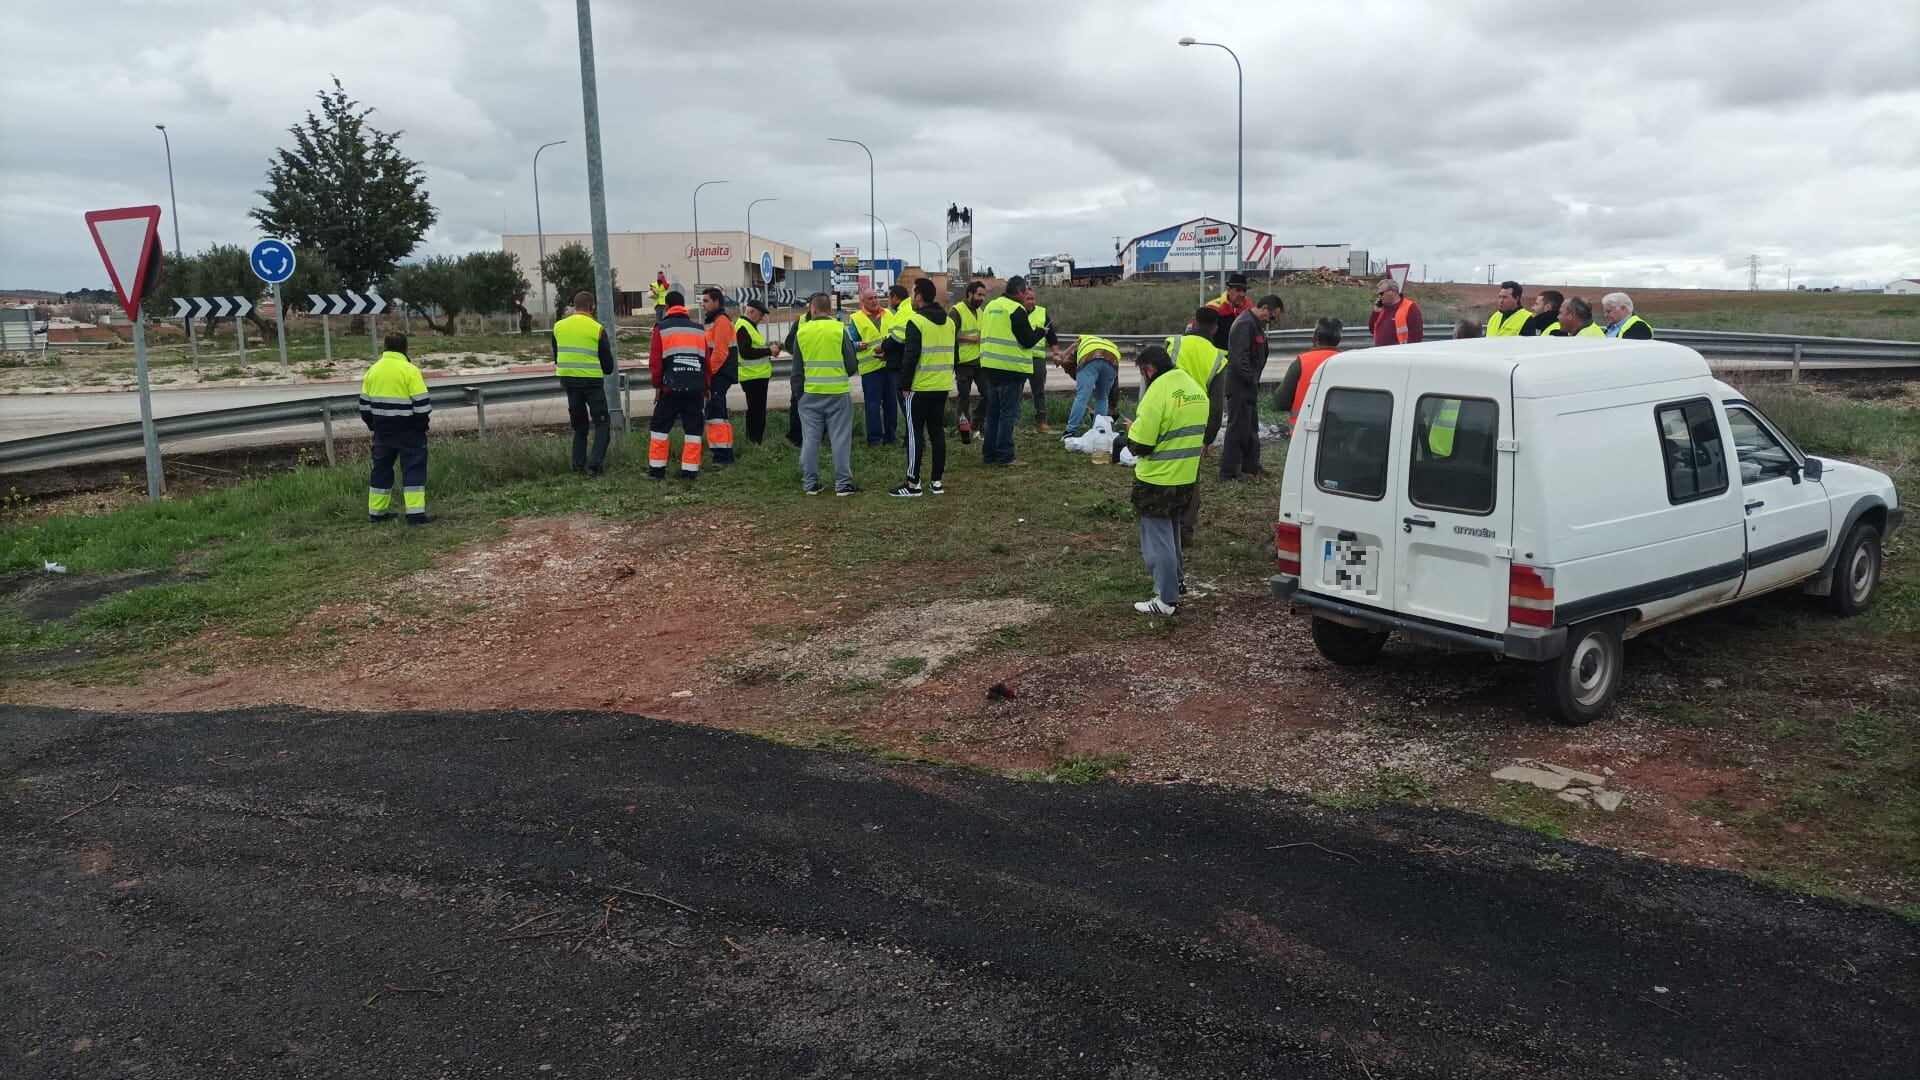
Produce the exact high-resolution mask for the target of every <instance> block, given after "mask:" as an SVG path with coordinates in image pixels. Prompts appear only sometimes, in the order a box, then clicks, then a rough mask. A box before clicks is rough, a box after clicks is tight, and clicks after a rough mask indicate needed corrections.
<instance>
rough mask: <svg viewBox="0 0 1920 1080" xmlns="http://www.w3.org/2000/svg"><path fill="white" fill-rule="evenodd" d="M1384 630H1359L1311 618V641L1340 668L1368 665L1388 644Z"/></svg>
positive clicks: (1326, 620)
mask: <svg viewBox="0 0 1920 1080" xmlns="http://www.w3.org/2000/svg"><path fill="white" fill-rule="evenodd" d="M1389 632H1390V631H1386V630H1361V629H1358V628H1356V627H1352V626H1343V625H1341V624H1340V623H1337V622H1334V621H1333V620H1332V619H1320V618H1316V619H1314V620H1313V644H1314V646H1315V647H1316V648H1318V649H1319V650H1320V655H1321V656H1324V657H1326V658H1327V659H1329V660H1331V661H1333V662H1334V663H1336V664H1339V665H1340V666H1341V667H1355V666H1357V665H1360V664H1371V663H1373V661H1374V659H1375V658H1376V657H1378V656H1379V655H1380V650H1381V649H1384V648H1386V647H1387V634H1388V633H1389Z"/></svg>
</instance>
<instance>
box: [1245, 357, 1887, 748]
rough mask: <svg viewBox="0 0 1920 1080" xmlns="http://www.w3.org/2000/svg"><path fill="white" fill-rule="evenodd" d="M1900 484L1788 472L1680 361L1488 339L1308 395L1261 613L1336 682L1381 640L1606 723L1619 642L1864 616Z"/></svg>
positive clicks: (1855, 469) (1796, 469) (1352, 365)
mask: <svg viewBox="0 0 1920 1080" xmlns="http://www.w3.org/2000/svg"><path fill="white" fill-rule="evenodd" d="M1901 516H1902V508H1901V507H1900V505H1899V500H1898V497H1897V495H1896V494H1895V492H1894V486H1893V481H1892V480H1891V479H1889V478H1888V477H1887V476H1886V475H1885V474H1884V473H1880V472H1876V471H1874V470H1873V469H1869V468H1866V467H1864V466H1860V465H1852V464H1848V463H1845V462H1840V461H1833V460H1823V459H1821V458H1816V457H1809V456H1807V455H1806V454H1804V453H1802V452H1801V451H1800V449H1799V448H1798V447H1796V446H1795V445H1794V444H1793V441H1792V440H1790V439H1788V438H1787V437H1786V435H1785V434H1783V433H1782V432H1781V431H1780V430H1779V429H1778V428H1776V427H1775V426H1774V425H1773V424H1772V423H1771V422H1770V421H1768V419H1767V418H1766V417H1765V416H1764V415H1762V414H1761V412H1760V410H1759V409H1758V408H1755V407H1754V406H1753V404H1752V403H1751V402H1748V401H1747V400H1745V399H1744V398H1743V397H1742V396H1741V394H1740V392H1739V391H1737V390H1735V389H1734V388H1733V387H1731V386H1728V385H1727V384H1726V383H1723V382H1721V381H1719V380H1718V379H1716V378H1714V377H1713V375H1712V373H1711V372H1710V371H1709V370H1708V368H1707V364H1706V361H1704V360H1702V359H1701V358H1700V355H1699V354H1698V353H1696V352H1694V351H1693V350H1691V349H1688V348H1685V347H1682V346H1679V345H1674V344H1671V343H1667V342H1660V341H1615V340H1609V339H1604V338H1601V339H1590V338H1492V339H1487V338H1482V339H1476V340H1463V341H1446V342H1434V343H1430V344H1420V345H1404V346H1396V347H1393V348H1384V349H1365V350H1360V351H1357V352H1349V353H1343V354H1341V355H1340V356H1338V357H1335V358H1333V359H1331V360H1329V361H1328V362H1327V363H1325V364H1324V365H1322V366H1321V367H1320V369H1319V371H1318V372H1316V373H1315V375H1314V378H1313V383H1312V385H1311V386H1310V387H1309V388H1308V391H1307V397H1306V401H1305V405H1304V408H1303V409H1302V411H1301V414H1300V416H1299V417H1298V418H1296V423H1295V434H1294V438H1293V446H1292V450H1291V451H1290V452H1289V453H1288V455H1287V463H1286V471H1285V474H1284V478H1283V481H1282V483H1281V489H1280V516H1279V521H1278V525H1277V528H1276V533H1275V549H1276V554H1277V559H1278V566H1277V570H1278V572H1277V573H1276V574H1275V575H1274V577H1273V578H1272V581H1271V587H1272V591H1273V595H1274V596H1275V597H1276V598H1277V599H1281V600H1285V601H1288V602H1290V603H1291V605H1292V607H1293V609H1294V611H1295V612H1297V613H1299V614H1302V615H1304V616H1306V617H1308V618H1310V619H1311V620H1312V624H1313V626H1312V629H1313V639H1314V643H1315V645H1317V646H1318V648H1319V650H1320V652H1321V653H1322V654H1323V655H1324V656H1326V657H1327V658H1328V659H1329V660H1332V661H1333V662H1334V663H1336V664H1342V665H1351V664H1364V663H1368V662H1371V661H1372V660H1374V658H1376V657H1377V656H1379V654H1380V650H1381V648H1382V647H1383V646H1384V645H1385V644H1386V641H1387V638H1388V636H1389V635H1390V634H1393V633H1399V634H1401V635H1403V636H1404V637H1405V638H1407V639H1410V640H1413V641H1416V642H1418V643H1421V644H1425V645H1434V646H1438V647H1441V648H1446V649H1455V650H1477V651H1480V652H1486V653H1492V654H1494V655H1496V656H1502V657H1509V658H1512V659H1516V660H1523V661H1529V662H1532V663H1534V664H1536V665H1537V666H1538V672H1537V679H1536V684H1537V692H1538V698H1539V703H1540V706H1541V708H1542V709H1543V711H1545V713H1546V714H1547V715H1548V716H1549V717H1551V718H1552V719H1553V720H1555V721H1557V722H1559V723H1562V724H1573V725H1578V724H1587V723H1591V722H1592V721H1593V720H1594V719H1596V718H1597V717H1599V716H1600V715H1601V714H1602V713H1604V712H1605V711H1606V709H1607V707H1608V706H1609V705H1610V704H1611V702H1612V700H1613V697H1614V694H1615V692H1616V691H1617V690H1618V689H1619V686H1620V675H1621V655H1622V652H1621V644H1620V643H1621V641H1622V640H1623V639H1625V638H1630V637H1633V636H1635V635H1637V634H1640V633H1642V632H1644V631H1646V630H1648V629H1651V628H1652V627H1655V626H1659V625H1661V624H1662V623H1667V622H1671V621H1673V620H1675V619H1680V618H1684V617H1685V616H1688V615H1692V614H1695V613H1697V612H1701V611H1705V610H1707V609H1709V608H1715V607H1719V606H1721V605H1724V604H1729V603H1733V602H1734V601H1737V600H1744V599H1746V598H1748V597H1751V596H1756V595H1758V594H1760V593H1765V592H1771V591H1773V590H1776V589H1784V588H1791V587H1798V588H1800V589H1802V590H1803V591H1805V592H1807V593H1811V594H1813V595H1816V596H1821V597H1824V598H1826V601H1827V603H1828V604H1829V605H1830V606H1831V607H1832V608H1833V609H1834V610H1836V611H1838V612H1839V613H1841V614H1843V615H1852V614H1856V613H1858V612H1860V611H1862V610H1863V609H1865V608H1866V606H1867V604H1868V602H1869V601H1870V600H1871V599H1872V597H1873V591H1874V587H1875V585H1876V584H1878V582H1879V578H1880V544H1881V540H1882V538H1884V537H1885V536H1886V535H1887V534H1889V533H1891V532H1892V531H1893V530H1894V529H1896V528H1897V527H1899V524H1900V519H1901Z"/></svg>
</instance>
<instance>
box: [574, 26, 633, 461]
mask: <svg viewBox="0 0 1920 1080" xmlns="http://www.w3.org/2000/svg"><path fill="white" fill-rule="evenodd" d="M592 8H593V5H592V4H591V2H590V0H574V11H575V13H576V14H577V16H578V20H579V24H580V111H581V112H582V113H583V114H584V116H585V120H586V127H587V209H588V212H589V214H590V215H591V216H592V219H593V293H594V296H595V297H596V298H597V300H598V303H597V306H598V308H599V315H600V317H601V318H602V319H604V320H605V322H604V323H603V325H604V326H605V327H606V328H607V340H608V341H609V342H610V343H611V344H612V345H613V347H614V358H615V364H616V366H615V368H614V372H613V374H611V375H608V376H607V378H606V394H607V419H608V421H610V422H611V424H612V425H613V428H614V430H616V431H620V432H623V433H624V432H625V431H626V430H627V414H626V411H625V410H624V409H622V408H621V407H620V371H619V368H618V360H619V351H620V334H619V332H618V324H619V309H618V308H616V307H614V306H613V252H612V250H611V248H610V246H609V245H608V243H607V178H606V173H605V171H604V170H603V169H602V168H601V164H600V90H599V80H598V79H597V78H596V77H595V76H594V72H593V10H592Z"/></svg>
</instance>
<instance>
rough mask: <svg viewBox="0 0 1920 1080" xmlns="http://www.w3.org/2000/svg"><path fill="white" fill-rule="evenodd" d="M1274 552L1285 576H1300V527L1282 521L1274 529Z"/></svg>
mask: <svg viewBox="0 0 1920 1080" xmlns="http://www.w3.org/2000/svg"><path fill="white" fill-rule="evenodd" d="M1273 550H1274V553H1275V555H1276V556H1277V558H1278V560H1279V569H1280V572H1281V573H1283V574H1291V575H1293V576H1294V577H1299V576H1300V526H1298V525H1294V524H1291V523H1289V522H1285V521H1282V522H1280V523H1279V524H1278V525H1276V526H1274V529H1273Z"/></svg>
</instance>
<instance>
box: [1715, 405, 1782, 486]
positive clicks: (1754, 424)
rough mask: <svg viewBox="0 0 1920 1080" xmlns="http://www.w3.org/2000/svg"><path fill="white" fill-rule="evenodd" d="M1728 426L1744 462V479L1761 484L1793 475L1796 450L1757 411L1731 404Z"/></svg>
mask: <svg viewBox="0 0 1920 1080" xmlns="http://www.w3.org/2000/svg"><path fill="white" fill-rule="evenodd" d="M1727 427H1729V428H1731V429H1732V431H1733V452H1734V454H1735V455H1736V457H1737V459H1738V461H1739V462H1740V482H1741V483H1742V484H1757V483H1759V482H1761V481H1762V480H1772V479H1774V478H1776V477H1781V476H1792V475H1793V470H1794V468H1795V466H1797V465H1798V464H1799V463H1798V462H1797V461H1795V460H1794V457H1793V454H1791V453H1790V452H1788V450H1787V448H1786V447H1785V446H1782V445H1781V444H1780V440H1778V439H1776V438H1774V437H1773V433H1772V432H1770V431H1768V430H1767V429H1766V428H1765V427H1764V426H1762V425H1761V423H1760V421H1759V420H1758V419H1756V418H1755V417H1754V415H1753V414H1752V413H1750V412H1748V411H1747V410H1745V409H1742V408H1739V407H1737V406H1728V408H1727Z"/></svg>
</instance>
